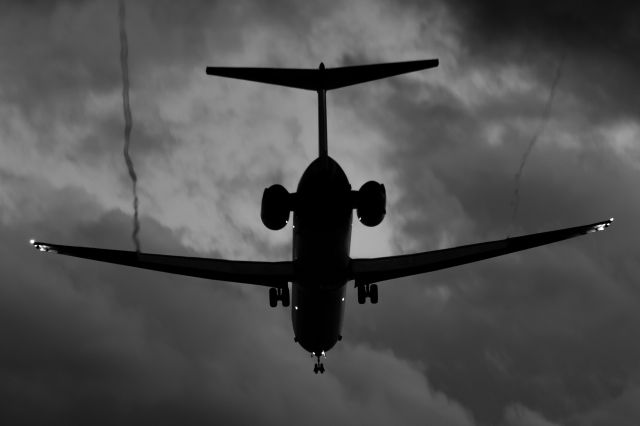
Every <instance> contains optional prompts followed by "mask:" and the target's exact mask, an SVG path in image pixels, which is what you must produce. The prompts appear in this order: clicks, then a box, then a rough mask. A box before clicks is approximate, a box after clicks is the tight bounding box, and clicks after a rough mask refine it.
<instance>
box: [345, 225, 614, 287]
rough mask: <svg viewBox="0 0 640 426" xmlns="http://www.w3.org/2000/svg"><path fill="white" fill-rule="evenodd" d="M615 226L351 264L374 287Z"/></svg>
mask: <svg viewBox="0 0 640 426" xmlns="http://www.w3.org/2000/svg"><path fill="white" fill-rule="evenodd" d="M612 222H613V218H611V219H609V220H605V221H602V222H597V223H593V224H591V225H583V226H576V227H573V228H565V229H559V230H556V231H548V232H540V233H538V234H529V235H523V236H520V237H514V238H507V239H505V240H498V241H490V242H486V243H478V244H470V245H466V246H460V247H453V248H448V249H443V250H433V251H427V252H422V253H416V254H407V255H403V256H389V257H378V258H372V259H353V260H351V279H354V280H355V282H356V286H359V285H366V284H371V283H375V282H379V281H386V280H391V279H394V278H400V277H406V276H410V275H416V274H422V273H425V272H431V271H437V270H438V269H445V268H450V267H452V266H458V265H464V264H465V263H471V262H477V261H479V260H484V259H489V258H491V257H496V256H502V255H504V254H507V253H513V252H516V251H521V250H526V249H529V248H533V247H538V246H542V245H545V244H550V243H555V242H556V241H561V240H566V239H568V238H573V237H577V236H580V235H585V234H589V233H592V232H597V231H603V230H604V229H605V228H607V227H608V226H609V225H611V223H612Z"/></svg>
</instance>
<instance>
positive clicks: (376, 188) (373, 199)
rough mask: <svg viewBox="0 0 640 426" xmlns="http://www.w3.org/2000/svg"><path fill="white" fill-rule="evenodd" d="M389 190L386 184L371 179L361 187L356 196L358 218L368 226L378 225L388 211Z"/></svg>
mask: <svg viewBox="0 0 640 426" xmlns="http://www.w3.org/2000/svg"><path fill="white" fill-rule="evenodd" d="M386 205H387V192H386V190H385V189H384V185H383V184H381V183H378V182H375V181H372V180H370V181H369V182H367V183H365V184H364V185H362V187H360V190H359V191H358V195H357V198H356V209H357V215H358V220H360V222H362V224H363V225H366V226H376V225H379V224H380V222H382V219H384V216H385V214H386V213H387V208H386Z"/></svg>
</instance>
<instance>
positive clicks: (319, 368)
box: [311, 351, 326, 374]
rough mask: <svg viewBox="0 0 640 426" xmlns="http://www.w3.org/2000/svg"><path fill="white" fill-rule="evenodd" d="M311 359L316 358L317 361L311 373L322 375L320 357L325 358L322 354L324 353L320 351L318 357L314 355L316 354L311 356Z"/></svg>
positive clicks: (322, 369) (322, 368)
mask: <svg viewBox="0 0 640 426" xmlns="http://www.w3.org/2000/svg"><path fill="white" fill-rule="evenodd" d="M311 356H312V357H314V356H315V357H316V358H317V359H318V360H317V361H316V365H314V366H313V372H314V373H316V374H318V372H320V374H324V365H323V364H322V363H321V362H320V357H324V358H326V355H325V354H324V351H322V353H321V354H320V355H316V354H311Z"/></svg>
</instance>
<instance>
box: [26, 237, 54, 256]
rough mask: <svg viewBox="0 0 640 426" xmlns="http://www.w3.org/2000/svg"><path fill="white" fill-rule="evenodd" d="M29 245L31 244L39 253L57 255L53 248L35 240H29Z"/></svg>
mask: <svg viewBox="0 0 640 426" xmlns="http://www.w3.org/2000/svg"><path fill="white" fill-rule="evenodd" d="M29 244H31V245H32V246H33V247H34V248H35V249H36V250H38V251H42V252H47V253H48V252H52V253H56V251H55V250H54V249H53V248H51V246H50V245H48V244H45V243H41V242H39V241H36V240H34V239H33V238H32V239H30V240H29Z"/></svg>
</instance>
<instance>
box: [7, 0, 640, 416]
mask: <svg viewBox="0 0 640 426" xmlns="http://www.w3.org/2000/svg"><path fill="white" fill-rule="evenodd" d="M1 7H2V13H0V52H2V57H1V58H0V277H1V281H0V338H1V342H2V343H1V344H0V401H1V402H0V407H1V409H0V423H2V424H24V425H41V424H69V425H74V424H89V423H90V424H95V425H101V424H122V425H127V424H136V425H137V424H155V425H164V424H167V425H173V424H185V425H202V424H212V423H214V424H229V425H233V424H258V425H271V424H289V423H296V424H300V423H304V424H310V425H315V424H317V425H320V424H338V425H340V424H349V425H352V424H367V425H377V424H407V425H410V424H416V425H425V424H431V425H501V426H534V425H535V426H540V425H545V426H548V425H568V426H573V425H588V426H596V425H611V424H616V425H636V424H639V423H640V340H639V339H638V335H639V332H640V289H639V287H638V281H639V278H640V247H639V246H638V235H640V225H639V222H638V221H637V218H638V217H639V216H640V197H638V190H637V183H638V181H639V180H640V142H639V141H638V140H639V139H640V100H639V99H640V98H639V97H638V96H637V94H638V93H640V81H638V79H637V76H638V75H639V74H640V6H638V5H637V4H633V2H628V1H617V0H611V1H608V2H605V3H603V2H595V1H590V0H588V1H580V2H579V1H576V0H554V1H546V0H544V1H531V0H514V1H506V0H496V1H491V2H489V1H486V2H481V1H470V0H451V1H438V0H433V1H411V0H405V1H395V2H394V1H388V0H370V1H365V0H354V1H346V0H342V1H339V0H330V1H325V2H296V1H293V0H274V1H270V2H259V1H249V0H239V1H233V2H225V1H217V2H212V1H201V0H190V1H184V2H173V1H169V0H154V1H152V0H127V1H126V8H127V14H126V28H127V33H128V42H129V77H130V85H131V87H130V90H131V92H130V96H131V109H132V115H133V131H132V134H131V145H130V154H131V157H132V159H133V163H134V165H135V168H136V173H137V176H138V195H139V200H140V225H141V230H140V243H141V248H142V250H143V251H148V252H156V253H163V254H174V255H190V256H202V257H216V258H232V259H241V260H249V259H251V260H268V261H276V260H287V259H289V258H290V256H291V229H290V228H289V227H287V228H285V229H283V230H281V231H276V232H273V231H269V230H268V229H266V228H265V227H264V226H263V225H262V224H261V222H260V219H259V212H260V202H261V196H262V191H263V189H264V188H265V187H267V186H270V185H271V184H275V183H280V184H282V185H284V186H285V187H286V188H287V189H289V191H292V192H293V191H295V188H296V185H297V182H298V179H299V178H300V176H301V175H302V173H303V171H304V170H305V167H306V166H307V165H308V164H309V163H310V162H311V161H312V160H313V159H314V158H315V156H316V155H317V137H318V135H317V110H316V107H317V106H316V95H315V94H314V93H313V92H306V91H297V90H293V89H289V88H283V87H276V86H266V85H260V84H255V83H251V82H241V81H237V80H227V79H223V78H216V77H211V76H207V75H205V72H204V71H205V67H206V66H208V65H211V66H267V67H309V68H311V67H317V66H318V64H319V63H320V62H324V63H325V65H326V66H327V67H337V66H344V65H356V64H367V63H376V62H393V61H403V60H415V59H429V58H438V59H439V60H440V66H439V67H438V68H436V69H432V70H426V71H421V72H417V73H412V74H408V75H405V76H401V77H394V78H392V79H388V80H383V81H377V82H371V83H367V84H363V85H358V86H353V87H350V88H345V89H341V90H337V91H335V92H330V93H329V94H328V96H327V102H328V135H329V154H330V155H331V156H332V157H333V158H334V159H335V160H337V161H338V162H339V163H340V164H341V165H342V167H343V168H344V170H345V172H346V174H347V176H348V177H349V179H350V182H351V185H352V186H353V187H354V188H359V187H360V186H361V185H362V184H363V183H364V182H366V181H368V180H376V181H379V182H382V183H384V184H385V186H386V190H387V197H388V205H387V216H386V218H385V221H384V222H383V223H382V224H381V225H380V226H378V227H375V228H366V227H364V226H362V225H360V224H359V223H357V222H356V223H354V226H353V230H354V231H353V232H354V235H353V242H352V256H353V257H374V256H387V255H395V254H405V253H412V252H416V251H424V250H433V249H438V248H445V247H450V246H454V245H458V244H468V243H475V242H481V241H486V240H493V239H501V238H505V237H507V236H509V235H512V236H513V235H520V234H525V233H532V232H541V231H544V230H551V229H557V228H562V227H569V226H575V225H582V224H588V223H593V222H596V221H599V220H603V219H608V218H609V217H615V219H616V220H615V222H614V224H613V226H612V227H610V228H609V229H607V231H606V232H602V233H598V234H596V235H588V236H585V237H581V238H576V239H573V240H570V241H565V242H561V243H557V244H553V245H549V246H545V247H540V248H536V249H532V250H529V251H525V252H521V253H516V254H511V255H508V256H504V257H501V258H497V259H492V260H487V261H483V262H479V263H475V264H470V265H465V266H462V267H457V268H454V269H450V270H443V271H439V272H434V273H430V274H425V275H420V276H415V277H409V278H404V279H400V280H395V281H390V282H385V283H381V284H380V285H379V291H380V302H379V303H378V304H377V305H370V304H367V305H358V304H357V303H356V294H355V291H354V289H353V288H352V286H349V288H348V293H347V296H348V297H347V307H346V316H345V327H344V330H343V336H344V338H343V340H342V341H341V342H339V343H338V345H337V346H336V347H335V348H334V349H333V350H331V351H330V352H329V353H328V358H327V359H326V360H325V361H324V365H325V367H326V369H327V372H326V373H325V374H323V375H315V374H313V371H312V370H313V363H314V360H313V359H311V358H310V357H309V354H307V353H306V352H304V350H303V349H302V348H300V347H299V346H298V345H296V344H295V343H294V342H293V332H292V329H291V323H290V312H289V311H288V310H285V309H283V308H282V307H279V308H278V309H271V308H269V306H268V294H267V289H266V288H263V287H253V286H249V285H236V284H229V283H222V282H215V281H207V280H201V279H195V278H188V277H180V276H174V275H168V274H162V273H158V272H152V271H142V270H134V269H131V268H127V267H122V266H117V265H107V264H100V263H95V262H91V261H87V260H81V259H73V258H65V257H63V256H55V255H46V254H42V253H39V252H37V251H35V250H33V248H32V247H30V245H29V244H28V240H29V239H30V238H37V239H39V240H42V241H47V242H52V243H60V244H68V245H83V246H93V247H105V248H113V249H122V250H132V249H133V242H132V240H131V232H132V216H133V208H132V192H131V181H130V178H129V174H128V171H127V168H126V165H125V161H124V157H123V146H124V140H123V129H124V120H123V110H122V92H121V91H122V74H121V70H120V39H119V28H118V3H117V1H115V0H109V1H107V0H64V1H62V0H60V1H53V0H51V1H42V0H40V1H38V0H31V1H11V0H2V1H1ZM552 88H553V90H552ZM527 153H528V154H527ZM523 158H525V159H526V161H524V162H523ZM520 169H521V173H520V179H519V180H517V179H516V176H517V175H518V171H519V170H520ZM516 183H517V185H516ZM515 194H517V197H516V196H515ZM516 198H517V199H516ZM516 204H517V211H515V214H514V209H515V207H514V206H515V205H516Z"/></svg>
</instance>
